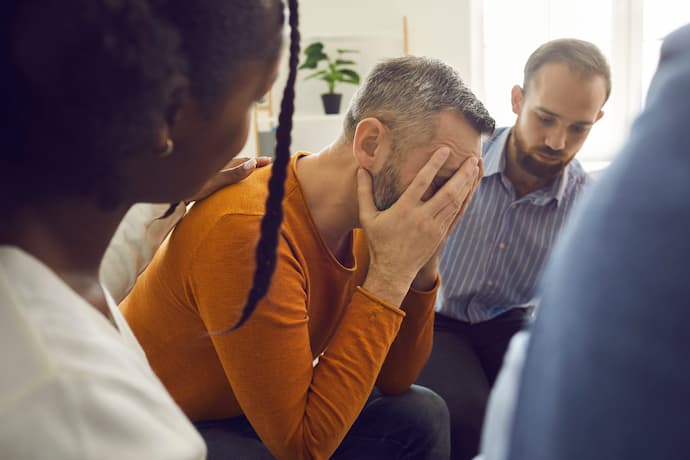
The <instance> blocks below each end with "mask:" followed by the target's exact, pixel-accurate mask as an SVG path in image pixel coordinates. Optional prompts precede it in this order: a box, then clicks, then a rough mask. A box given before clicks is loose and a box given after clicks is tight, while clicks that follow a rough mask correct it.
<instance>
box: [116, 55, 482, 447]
mask: <svg viewBox="0 0 690 460" xmlns="http://www.w3.org/2000/svg"><path fill="white" fill-rule="evenodd" d="M493 128H494V121H493V119H491V117H490V116H489V114H488V113H487V111H486V109H485V108H484V106H483V105H482V104H481V102H479V101H478V100H477V98H476V97H475V96H474V95H473V94H472V92H471V91H470V90H469V89H468V88H467V87H466V86H465V85H464V84H463V83H462V81H461V79H460V77H459V76H458V75H457V73H456V72H455V71H454V70H453V69H451V68H450V67H449V66H447V65H445V64H443V63H441V62H438V61H435V60H431V59H425V58H413V57H407V58H399V59H393V60H389V61H386V62H383V63H381V64H379V65H378V66H376V68H375V69H374V70H373V71H372V73H371V74H370V75H369V76H368V78H367V80H366V81H365V82H364V84H363V86H362V87H361V88H360V90H359V91H358V93H357V94H356V95H355V97H354V98H353V100H352V102H351V105H350V108H349V109H348V113H347V116H346V120H345V123H344V129H343V133H342V134H341V136H340V137H339V138H338V139H337V140H336V141H335V142H334V143H333V144H331V145H329V146H328V147H325V148H324V149H323V150H322V151H321V152H319V153H318V154H314V155H308V154H304V153H300V154H297V155H295V156H294V157H293V159H292V161H291V165H290V169H289V173H288V178H287V181H286V184H285V198H284V201H283V209H284V221H283V224H282V227H281V233H280V239H279V243H278V250H277V251H278V252H277V266H276V271H275V273H274V275H273V280H272V283H271V287H270V289H269V291H268V293H267V295H266V296H265V298H264V299H263V300H262V301H261V302H260V303H259V305H258V308H257V309H256V311H255V313H254V314H253V316H252V317H251V318H250V319H249V320H248V321H247V322H246V324H245V325H243V326H242V327H240V328H239V329H237V330H235V331H229V330H228V329H229V328H230V327H232V325H233V324H235V322H236V321H237V320H238V318H239V315H240V312H241V310H242V307H243V306H244V303H245V300H246V295H247V292H248V289H249V287H250V286H251V284H252V274H253V272H254V248H255V246H256V242H257V239H258V235H259V225H260V221H261V218H262V216H263V214H264V203H265V199H266V195H267V181H268V177H269V172H270V171H269V169H268V168H266V169H264V170H260V171H257V172H256V173H255V174H253V175H252V176H251V177H250V178H249V179H247V180H246V181H244V182H242V183H240V184H237V185H235V186H231V187H228V188H225V189H223V190H221V191H219V192H218V193H216V194H215V195H213V196H211V197H210V198H208V199H206V200H205V201H204V202H201V203H199V204H197V205H195V206H194V208H193V209H192V210H191V211H190V212H189V214H188V215H187V216H186V217H185V219H184V220H183V221H182V223H181V224H180V225H178V226H177V228H176V229H175V231H174V232H173V234H172V235H171V237H170V238H169V240H168V241H167V242H166V244H165V245H164V246H163V247H162V248H161V249H160V250H159V251H158V253H157V254H156V257H155V259H154V260H153V262H152V263H151V265H150V266H149V268H148V269H147V270H146V271H145V272H144V274H143V275H142V276H141V278H140V280H139V282H138V283H137V285H136V287H135V289H134V291H133V292H132V293H131V295H130V296H129V297H128V298H127V299H126V301H125V302H124V303H123V305H122V310H123V312H124V314H125V316H126V318H127V320H128V321H129V322H130V324H131V327H132V329H133V331H134V332H135V334H136V335H137V338H138V339H139V341H140V342H141V344H142V346H143V347H144V350H145V351H146V354H147V356H148V358H149V360H150V362H151V365H152V367H153V369H154V370H155V372H156V373H157V374H158V376H159V377H160V379H161V380H162V381H163V383H164V384H165V386H166V387H167V389H168V390H169V391H170V393H171V394H172V396H173V397H174V398H175V400H176V401H177V403H178V404H179V405H180V406H181V407H182V408H183V409H184V411H185V412H186V414H187V415H188V416H189V417H190V418H191V419H192V420H194V421H196V422H199V423H197V426H198V427H199V429H200V430H201V432H202V435H204V438H205V439H206V441H207V443H208V447H209V453H210V457H211V458H213V457H214V455H218V456H219V457H220V456H223V455H224V456H227V457H229V458H264V457H262V456H266V457H267V458H270V455H273V456H275V457H277V458H279V459H288V458H289V459H292V458H295V459H302V458H315V459H324V458H342V459H344V458H357V459H363V458H376V459H385V458H401V457H405V458H419V459H425V458H428V459H436V458H447V457H448V455H449V450H450V446H449V442H450V441H449V432H448V430H449V428H448V423H449V421H448V413H447V408H446V406H445V403H444V402H443V400H442V399H440V398H439V397H438V396H437V395H436V394H434V393H433V392H431V391H430V390H427V389H425V388H423V387H418V386H412V383H413V382H414V381H415V379H416V378H417V376H418V374H419V372H420V370H421V369H422V367H423V366H424V364H425V362H426V360H427V357H428V356H429V353H430V351H431V345H432V338H433V337H432V335H433V315H434V312H433V305H434V298H435V295H436V288H437V286H438V272H437V267H438V253H439V248H440V247H441V246H442V243H443V242H444V241H445V238H446V237H447V235H448V232H449V229H450V228H451V227H452V224H453V223H454V222H455V220H456V219H457V218H458V217H459V216H460V215H461V213H462V211H463V210H464V208H465V206H466V205H467V202H468V200H469V199H470V197H471V194H472V193H473V191H474V187H476V184H477V182H478V180H479V178H480V177H481V174H480V173H481V161H480V159H479V156H480V151H481V134H483V133H490V132H492V131H493ZM269 452H270V454H269Z"/></svg>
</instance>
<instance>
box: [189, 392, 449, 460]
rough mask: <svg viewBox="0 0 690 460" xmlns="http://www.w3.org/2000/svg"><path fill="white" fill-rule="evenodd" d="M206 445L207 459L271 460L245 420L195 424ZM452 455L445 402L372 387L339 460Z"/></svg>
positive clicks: (423, 394)
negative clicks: (386, 391) (382, 390)
mask: <svg viewBox="0 0 690 460" xmlns="http://www.w3.org/2000/svg"><path fill="white" fill-rule="evenodd" d="M195 425H196V427H197V429H198V430H199V432H200V433H201V436H203V438H204V440H205V441H206V445H207V446H208V460H220V459H242V460H254V459H271V458H273V457H272V456H271V454H270V452H269V451H268V449H266V447H265V446H264V445H263V443H262V442H261V440H260V439H259V437H258V435H257V434H256V432H255V431H254V429H253V428H252V427H251V425H250V424H249V422H248V421H247V419H246V418H245V417H234V418H231V419H227V420H220V421H210V422H199V423H196V424H195ZM449 456H450V421H449V415H448V408H447V407H446V404H445V402H443V399H441V398H440V397H439V396H438V395H437V394H436V393H434V392H433V391H431V390H428V389H427V388H423V387H419V386H416V385H413V386H412V387H411V388H410V389H409V390H408V391H407V392H405V393H404V394H402V395H399V396H384V395H382V394H381V393H380V392H379V391H378V390H377V389H374V391H373V392H372V394H371V396H370V397H369V400H368V401H367V402H366V405H365V406H364V409H362V412H361V413H360V415H359V417H357V420H356V421H355V423H354V424H353V425H352V428H350V431H349V432H348V434H347V435H346V436H345V439H343V442H342V443H341V444H340V447H338V449H337V450H336V451H335V453H334V454H333V456H332V457H331V458H332V459H335V460H349V459H353V460H354V459H357V460H360V459H361V460H367V459H371V460H387V459H409V460H417V459H419V460H425V459H428V460H432V459H433V460H436V459H448V458H449Z"/></svg>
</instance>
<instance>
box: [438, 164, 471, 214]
mask: <svg viewBox="0 0 690 460" xmlns="http://www.w3.org/2000/svg"><path fill="white" fill-rule="evenodd" d="M478 164H479V162H478V159H477V158H475V157H472V158H468V159H467V160H465V162H464V163H463V164H462V166H461V167H460V169H459V170H458V171H457V172H456V173H455V174H453V176H452V177H451V178H450V179H449V180H448V181H447V182H446V183H445V184H443V187H441V188H440V189H439V190H438V191H437V192H436V193H435V194H434V196H432V197H431V198H430V199H429V200H428V201H427V202H426V203H425V206H427V207H429V208H430V212H431V214H432V215H434V216H437V215H438V214H439V213H440V212H441V210H442V209H444V208H446V207H448V206H450V207H451V208H452V212H453V213H455V212H458V210H459V209H460V208H461V207H462V205H463V203H464V202H465V200H466V199H467V197H468V196H469V194H470V192H471V191H472V189H473V186H474V184H475V181H476V178H477V175H478V174H479V166H478Z"/></svg>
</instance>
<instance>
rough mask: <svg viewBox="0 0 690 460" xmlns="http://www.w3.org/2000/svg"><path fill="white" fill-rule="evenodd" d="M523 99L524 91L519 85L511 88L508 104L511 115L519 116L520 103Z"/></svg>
mask: <svg viewBox="0 0 690 460" xmlns="http://www.w3.org/2000/svg"><path fill="white" fill-rule="evenodd" d="M523 98H524V91H523V90H522V87H521V86H520V85H515V86H513V89H512V90H511V92H510V103H511V105H512V106H513V113H514V114H515V115H520V112H521V111H522V102H523Z"/></svg>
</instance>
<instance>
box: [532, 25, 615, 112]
mask: <svg viewBox="0 0 690 460" xmlns="http://www.w3.org/2000/svg"><path fill="white" fill-rule="evenodd" d="M551 62H559V63H561V64H565V65H567V66H568V67H569V68H570V69H571V70H573V71H575V72H579V73H580V74H581V75H582V76H583V77H586V78H591V77H594V76H596V75H601V76H602V77H604V80H605V82H606V99H604V102H606V101H607V100H608V98H609V96H610V95H611V68H610V67H609V63H608V61H607V60H606V58H605V57H604V55H603V54H602V52H601V50H599V48H597V47H596V45H594V44H592V43H590V42H586V41H584V40H578V39H575V38H559V39H556V40H551V41H549V42H546V43H544V44H543V45H541V46H540V47H539V48H537V49H536V50H534V52H533V53H532V54H531V55H530V57H529V58H528V59H527V63H525V69H524V79H523V83H522V89H523V91H525V92H527V91H529V89H528V88H529V83H530V81H532V78H533V77H534V74H535V73H536V72H537V71H538V70H539V69H540V68H541V67H542V66H543V65H545V64H548V63H551Z"/></svg>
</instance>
